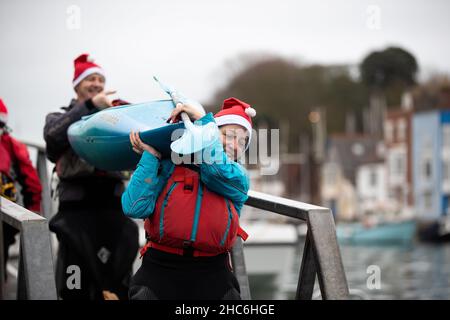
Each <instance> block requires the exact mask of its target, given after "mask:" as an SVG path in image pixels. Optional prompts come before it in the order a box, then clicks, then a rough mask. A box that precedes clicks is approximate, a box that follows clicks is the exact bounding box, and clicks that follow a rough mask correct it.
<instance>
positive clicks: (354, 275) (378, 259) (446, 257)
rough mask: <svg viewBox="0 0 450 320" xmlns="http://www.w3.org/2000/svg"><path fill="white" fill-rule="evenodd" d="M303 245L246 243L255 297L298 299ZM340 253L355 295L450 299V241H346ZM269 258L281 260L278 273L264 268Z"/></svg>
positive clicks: (362, 297)
mask: <svg viewBox="0 0 450 320" xmlns="http://www.w3.org/2000/svg"><path fill="white" fill-rule="evenodd" d="M302 247H303V244H301V245H300V247H298V248H297V247H294V246H284V247H283V246H272V247H270V246H266V247H257V248H256V247H247V248H245V255H246V263H247V269H248V271H249V281H250V287H251V293H252V299H293V298H294V296H295V291H296V288H297V281H298V274H299V270H300V263H301V257H302V250H303V249H302ZM282 251H283V252H284V255H283V257H281V252H282ZM341 254H342V258H343V263H344V269H345V272H346V276H347V281H348V284H349V288H350V293H351V298H352V299H388V300H398V299H450V244H442V245H434V244H423V243H414V244H412V245H409V246H346V245H341ZM273 257H276V259H273ZM268 260H270V261H273V260H277V264H278V266H279V268H278V271H277V272H274V270H275V269H274V268H272V269H271V270H269V271H270V272H264V270H263V266H264V264H265V263H267V261H268ZM258 266H259V267H258ZM374 270H375V271H374ZM374 277H378V279H375V278H374ZM377 280H379V286H378V285H376V281H377ZM319 293H320V290H319V287H318V283H317V281H316V288H315V290H314V298H316V299H317V298H320V296H319Z"/></svg>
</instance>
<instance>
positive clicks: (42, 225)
mask: <svg viewBox="0 0 450 320" xmlns="http://www.w3.org/2000/svg"><path fill="white" fill-rule="evenodd" d="M0 215H1V219H0V220H3V221H5V222H6V223H8V224H10V225H11V226H13V227H14V228H16V229H18V230H19V231H20V258H19V259H20V260H19V279H18V286H19V287H18V289H19V290H18V298H22V297H23V298H26V299H31V300H47V299H48V300H56V299H57V294H56V285H55V276H54V271H53V259H52V253H51V247H50V232H49V229H48V223H47V220H46V219H45V218H43V217H41V216H39V215H37V214H35V213H33V212H31V211H29V210H27V209H25V208H23V207H21V206H19V205H17V204H16V203H14V202H12V201H9V200H7V199H5V198H2V197H0ZM2 267H3V266H2ZM2 280H3V279H2ZM23 289H25V290H23Z"/></svg>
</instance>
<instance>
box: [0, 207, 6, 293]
mask: <svg viewBox="0 0 450 320" xmlns="http://www.w3.org/2000/svg"><path fill="white" fill-rule="evenodd" d="M0 209H1V208H0ZM2 216H3V215H2V214H0V300H3V287H4V283H5V274H6V269H5V261H4V259H5V258H4V253H3V219H2Z"/></svg>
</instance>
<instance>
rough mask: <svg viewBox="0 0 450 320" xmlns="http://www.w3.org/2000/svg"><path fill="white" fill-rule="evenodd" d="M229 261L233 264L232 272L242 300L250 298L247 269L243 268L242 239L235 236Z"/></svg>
mask: <svg viewBox="0 0 450 320" xmlns="http://www.w3.org/2000/svg"><path fill="white" fill-rule="evenodd" d="M231 261H232V264H233V270H234V274H235V275H236V278H237V280H238V282H239V287H240V289H241V298H242V300H250V299H251V294H250V284H249V282H248V275H247V270H246V268H245V258H244V246H243V244H242V239H241V238H240V237H237V239H236V243H235V244H234V245H233V249H232V250H231Z"/></svg>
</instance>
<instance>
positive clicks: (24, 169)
mask: <svg viewBox="0 0 450 320" xmlns="http://www.w3.org/2000/svg"><path fill="white" fill-rule="evenodd" d="M1 148H2V149H3V150H6V153H4V152H2V154H1V155H0V160H1V161H0V162H1V163H2V164H1V165H0V167H1V171H2V173H4V174H6V175H8V176H9V172H10V170H11V166H12V165H13V163H14V164H15V165H17V169H18V172H16V174H17V176H18V178H19V179H20V180H19V181H20V182H22V183H21V184H22V188H23V191H22V193H23V194H24V195H26V198H25V199H24V202H25V207H26V208H27V209H28V210H31V211H34V212H37V213H39V212H40V211H41V200H42V196H41V193H42V186H41V183H40V181H39V176H38V174H37V171H36V169H35V168H34V167H33V165H32V163H31V160H30V155H29V154H28V150H27V147H26V145H24V144H23V143H21V142H19V141H17V140H15V139H14V138H13V137H11V136H10V135H8V134H3V135H2V136H1ZM3 150H2V151H3ZM8 158H9V159H8ZM4 160H5V162H4ZM8 163H9V166H8Z"/></svg>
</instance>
